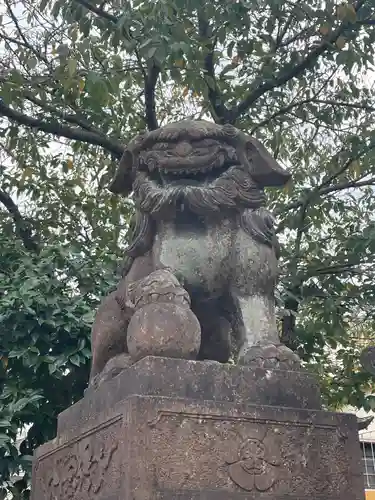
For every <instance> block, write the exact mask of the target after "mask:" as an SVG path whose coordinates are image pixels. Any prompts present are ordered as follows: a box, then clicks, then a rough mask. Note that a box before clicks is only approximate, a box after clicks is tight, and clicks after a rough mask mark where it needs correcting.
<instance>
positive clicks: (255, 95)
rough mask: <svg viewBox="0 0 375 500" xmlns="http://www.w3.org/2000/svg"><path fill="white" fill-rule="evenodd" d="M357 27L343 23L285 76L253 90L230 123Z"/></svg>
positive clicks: (361, 1)
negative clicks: (350, 29)
mask: <svg viewBox="0 0 375 500" xmlns="http://www.w3.org/2000/svg"><path fill="white" fill-rule="evenodd" d="M364 3H365V0H358V1H357V3H356V4H355V6H354V8H355V10H356V12H358V10H359V9H360V8H361V7H362V5H363V4H364ZM350 26H352V27H356V29H358V28H360V24H359V23H356V24H355V25H350V24H348V23H346V22H344V23H342V24H341V25H340V26H339V27H338V28H337V29H336V30H335V31H334V32H333V33H332V34H331V35H330V36H329V37H327V38H325V39H324V40H322V42H321V43H320V44H319V45H318V46H317V47H315V48H314V49H313V50H311V51H310V53H309V54H308V55H307V57H305V59H304V60H303V61H302V62H300V63H299V64H297V65H296V66H293V67H292V68H290V70H289V71H287V72H285V73H284V74H279V76H276V77H275V78H273V79H272V80H268V81H265V82H264V83H261V84H260V85H259V86H257V87H256V88H255V89H253V90H251V92H250V93H249V94H248V95H247V97H245V99H244V100H243V101H242V102H241V103H239V104H238V105H237V106H235V107H233V108H232V109H231V110H229V116H230V122H231V123H235V121H236V120H237V118H238V117H239V116H240V115H242V113H244V112H245V111H247V110H248V109H249V108H250V106H251V105H252V104H253V103H254V102H255V101H256V100H257V99H259V97H261V96H262V95H264V94H265V93H266V92H268V91H270V90H273V89H275V88H277V87H280V86H282V85H284V84H285V83H287V82H288V81H289V80H292V79H294V78H296V77H297V76H299V75H301V74H302V73H303V72H304V71H305V70H306V69H307V68H309V67H311V66H313V65H314V64H315V63H316V61H317V60H318V59H319V57H320V56H321V55H323V54H324V53H325V52H326V51H328V50H332V47H333V44H334V43H335V42H336V41H337V39H338V38H339V37H340V36H341V34H342V33H343V32H344V31H345V30H346V29H348V27H350Z"/></svg>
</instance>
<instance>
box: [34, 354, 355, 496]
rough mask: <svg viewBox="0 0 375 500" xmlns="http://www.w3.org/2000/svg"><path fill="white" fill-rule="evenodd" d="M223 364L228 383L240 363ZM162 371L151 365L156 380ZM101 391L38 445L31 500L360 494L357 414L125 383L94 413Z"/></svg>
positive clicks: (142, 368) (201, 366) (198, 365)
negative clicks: (120, 395) (137, 388)
mask: <svg viewBox="0 0 375 500" xmlns="http://www.w3.org/2000/svg"><path fill="white" fill-rule="evenodd" d="M158 362H160V366H161V365H162V364H163V363H164V364H165V363H167V364H168V363H169V360H164V361H163V360H159V361H158V360H157V359H156V358H155V360H153V359H150V360H148V361H147V362H144V363H143V365H142V362H140V366H138V367H137V365H135V366H134V367H133V368H134V370H138V371H139V379H140V380H141V379H142V374H143V376H145V367H146V366H147V365H148V366H150V363H151V364H152V363H153V366H154V368H155V367H156V365H157V363H158ZM155 363H156V364H155ZM173 363H175V361H173ZM190 363H194V370H195V371H199V370H200V369H202V370H207V366H204V365H205V364H206V363H204V362H201V363H199V362H189V361H178V362H177V364H178V366H179V367H180V368H181V366H182V364H185V368H186V369H187V371H188V372H189V364H190ZM160 366H159V367H160ZM176 366H177V365H176ZM190 368H191V366H190ZM217 369H218V373H219V372H220V371H221V372H222V376H223V377H224V375H225V377H224V378H225V379H226V381H227V383H228V384H229V382H230V380H231V373H232V375H233V374H234V373H235V372H236V370H237V369H238V367H234V369H235V370H234V372H231V369H232V368H231V367H226V366H220V365H218V367H217ZM239 370H240V371H241V373H242V374H246V373H247V371H246V369H245V368H239ZM242 370H244V371H242ZM146 371H147V370H146ZM185 373H186V372H185ZM238 373H239V372H238V371H237V372H236V374H237V375H238ZM124 375H125V374H123V375H121V376H124ZM159 375H160V374H159V373H154V375H153V376H154V380H155V379H156V378H157V377H159ZM253 375H254V374H253ZM276 375H277V374H275V373H273V374H270V373H269V374H268V376H267V374H265V376H266V378H265V379H264V378H262V377H261V376H260V374H258V378H257V377H254V376H253V379H251V377H250V379H249V380H252V382H253V390H254V386H256V382H257V380H258V382H259V381H260V380H263V384H264V383H265V382H264V380H266V381H267V377H268V380H271V379H272V378H273V377H274V376H276ZM279 375H280V377H282V376H283V375H284V376H285V373H284V374H282V373H279ZM300 375H301V376H303V374H300ZM121 376H119V377H121ZM306 377H308V376H306ZM198 378H199V377H198ZM124 380H125V379H124ZM232 382H233V384H235V380H234V379H233V380H232ZM108 384H109V383H108ZM105 385H106V384H104V386H105ZM156 385H157V384H156ZM198 385H199V384H198ZM219 385H220V384H219ZM229 385H230V384H229ZM150 386H152V381H151V380H150ZM150 386H149V389H150ZM103 389H104V388H103ZM144 389H145V388H144ZM263 389H264V390H266V389H267V387H266V386H263ZM268 389H269V387H268ZM100 390H102V389H100ZM285 390H286V391H287V388H286V389H285ZM145 392H147V391H145ZM148 392H155V391H152V390H151V389H150V390H149V391H148ZM98 393H99V391H96V393H95V392H93V393H92V394H91V396H90V397H89V395H87V397H88V399H87V400H86V397H85V398H84V399H83V400H82V401H81V402H80V403H78V407H77V406H76V405H75V406H76V407H75V406H73V407H72V408H71V409H69V410H67V412H66V413H65V416H64V418H63V419H62V420H61V421H60V424H61V423H62V422H65V423H67V422H68V420H69V418H68V416H69V412H71V415H75V416H76V417H79V418H78V420H80V421H82V422H83V420H84V419H83V416H84V414H85V411H84V408H86V412H87V414H90V418H89V419H87V420H86V421H85V422H86V423H85V425H82V427H80V428H79V429H78V428H76V429H75V430H69V429H68V428H67V427H64V425H62V426H61V425H60V431H59V434H58V437H57V438H56V439H55V440H54V441H52V442H50V443H47V444H45V445H43V446H41V447H40V448H39V449H38V450H37V452H36V456H35V460H34V472H33V485H32V499H33V500H92V499H98V500H99V499H100V500H156V499H158V500H159V499H160V500H161V499H163V500H172V499H173V500H198V499H199V500H203V499H204V500H231V499H233V500H240V499H241V500H244V499H247V500H255V499H257V500H259V499H262V500H271V499H272V500H304V499H306V500H307V499H309V500H311V499H312V498H313V499H314V500H317V499H321V500H323V499H324V500H363V498H364V489H363V476H362V469H361V456H360V447H359V443H358V432H357V425H356V419H355V417H354V416H352V415H345V414H337V413H328V412H323V411H320V410H319V409H311V408H310V409H306V407H305V408H302V404H300V405H299V406H300V407H299V408H295V409H291V408H283V407H280V406H266V405H262V404H255V405H252V404H247V403H245V402H244V401H243V400H241V398H239V399H240V402H238V403H234V402H229V401H220V400H218V399H216V400H215V399H214V398H213V397H212V398H211V400H209V398H208V396H209V394H207V392H206V393H205V394H204V398H201V399H200V398H199V393H196V397H195V398H192V397H190V398H187V397H184V398H181V397H178V396H176V395H174V397H166V396H164V395H135V394H130V393H129V394H127V395H126V396H125V399H123V400H119V401H117V402H114V404H113V406H112V407H111V408H107V409H104V408H102V411H101V412H100V413H97V414H96V415H93V414H92V412H91V409H92V404H93V401H94V400H95V397H99V396H98ZM193 393H194V391H193V389H192V394H191V396H193V395H194V394H193ZM95 394H96V395H95ZM279 396H280V397H282V394H280V395H279ZM90 398H91V399H90ZM85 400H86V401H85ZM90 401H91V404H90V403H89V402H90ZM295 401H297V402H298V399H296V400H295ZM301 402H302V400H300V403H301ZM305 403H306V400H305ZM296 404H297V403H296ZM80 405H81V406H80ZM82 405H83V406H82ZM86 405H87V406H86Z"/></svg>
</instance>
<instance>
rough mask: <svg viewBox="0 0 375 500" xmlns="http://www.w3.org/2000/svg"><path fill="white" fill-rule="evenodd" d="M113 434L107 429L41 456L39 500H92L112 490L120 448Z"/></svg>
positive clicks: (38, 468)
mask: <svg viewBox="0 0 375 500" xmlns="http://www.w3.org/2000/svg"><path fill="white" fill-rule="evenodd" d="M112 432H113V430H112V427H110V426H108V427H106V426H104V427H102V428H100V429H97V430H96V431H94V432H92V433H90V434H89V435H87V434H86V436H85V437H84V438H83V439H81V440H79V441H76V440H74V441H73V442H71V443H68V444H67V445H65V446H62V447H58V448H57V449H56V450H55V451H54V452H53V453H50V454H46V455H44V456H42V457H41V458H40V459H39V461H38V463H37V464H36V478H37V481H36V484H35V487H36V491H38V492H39V493H38V494H37V496H38V499H39V495H40V500H77V499H79V500H91V499H94V498H96V497H97V495H98V496H100V495H101V494H102V493H104V490H105V488H106V486H111V487H112V486H113V483H114V481H115V480H116V477H114V476H117V475H118V471H117V470H116V469H117V467H116V462H115V460H114V457H115V455H116V453H118V448H119V445H118V442H117V440H116V438H115V435H116V434H115V433H114V434H112Z"/></svg>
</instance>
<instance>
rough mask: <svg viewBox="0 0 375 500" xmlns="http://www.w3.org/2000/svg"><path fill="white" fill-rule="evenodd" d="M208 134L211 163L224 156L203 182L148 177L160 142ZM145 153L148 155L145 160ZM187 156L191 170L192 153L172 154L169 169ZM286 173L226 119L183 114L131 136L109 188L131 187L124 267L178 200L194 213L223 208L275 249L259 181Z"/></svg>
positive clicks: (274, 182) (202, 138)
mask: <svg viewBox="0 0 375 500" xmlns="http://www.w3.org/2000/svg"><path fill="white" fill-rule="evenodd" d="M210 140H211V142H213V141H214V144H215V145H216V147H217V144H220V145H222V147H221V146H220V147H219V149H218V152H217V155H216V158H217V161H216V160H215V165H216V163H220V162H221V163H220V165H221V164H226V163H225V162H227V164H228V168H227V170H226V171H225V172H224V173H222V174H221V175H220V176H218V177H217V178H216V179H215V180H214V181H213V182H212V183H211V184H210V185H209V186H207V185H193V186H190V185H187V186H178V187H175V186H168V185H167V186H165V185H164V186H161V185H160V184H158V183H157V182H156V181H155V180H153V179H152V178H151V176H150V172H152V170H153V169H156V168H157V167H158V166H160V164H161V163H163V161H167V160H166V156H167V155H166V153H164V151H163V147H167V148H168V145H169V146H171V147H172V146H173V147H174V145H175V144H177V143H178V142H179V141H184V143H185V144H186V143H188V144H190V145H191V146H192V147H191V149H194V144H200V145H201V144H203V145H205V143H208V142H210ZM147 152H148V153H147ZM214 153H215V151H214ZM214 153H212V154H211V156H210V158H212V157H213V155H214ZM145 154H146V155H148V159H147V160H145ZM142 161H143V164H142ZM145 162H146V163H145ZM187 162H188V165H189V168H194V169H195V171H196V170H197V167H196V166H194V158H193V160H187V159H186V158H185V157H180V156H178V155H176V156H175V157H173V161H172V163H173V170H174V172H179V171H181V172H184V171H186V168H187V167H186V164H187ZM203 163H204V162H203ZM168 165H170V163H169V164H168ZM202 170H203V167H202ZM213 172H215V170H213ZM288 179H289V174H288V173H287V172H286V171H285V170H284V169H283V168H282V167H281V166H280V165H279V164H278V163H277V162H276V161H275V159H274V158H273V157H272V156H271V155H270V154H269V153H268V151H267V150H266V149H265V148H264V147H263V146H262V145H261V144H260V143H259V142H258V141H257V140H256V139H254V138H253V137H250V136H247V135H245V134H244V133H243V132H241V131H239V130H238V129H236V128H235V127H233V126H231V125H224V126H220V125H217V124H215V123H211V122H206V121H193V120H185V121H181V122H178V123H174V124H170V125H167V126H165V127H163V128H160V129H157V130H154V131H151V132H149V133H146V134H142V135H139V136H137V137H136V138H135V139H133V140H132V141H131V142H130V143H129V145H128V146H127V148H126V150H125V151H124V154H123V157H122V159H121V161H120V165H119V168H118V171H117V173H116V176H115V178H114V180H113V182H112V184H111V186H110V190H111V191H112V192H113V193H117V194H122V195H125V196H126V195H128V194H130V192H132V191H133V192H134V199H135V205H136V213H135V227H134V230H133V231H132V234H131V235H130V244H129V246H128V248H127V249H126V256H127V257H128V262H127V263H126V264H125V267H126V269H124V273H125V274H126V272H127V271H128V269H129V267H130V265H131V263H132V260H133V259H134V258H136V257H138V256H141V255H144V254H145V253H146V252H148V251H149V250H150V249H151V248H152V245H153V241H154V237H155V234H156V220H157V219H162V220H163V219H165V218H167V217H168V216H170V215H171V213H172V214H173V212H175V211H176V210H177V209H178V206H181V204H182V203H183V204H184V206H186V207H188V209H189V210H190V211H191V212H193V213H195V214H197V215H199V216H203V217H210V216H212V215H214V214H218V213H224V214H226V216H229V217H233V218H237V220H238V225H239V227H242V228H243V229H244V230H245V231H246V232H247V233H248V234H250V235H251V236H252V237H253V238H254V239H256V240H257V241H259V242H261V243H263V244H265V245H269V246H273V247H274V248H275V250H276V252H277V253H278V244H277V239H276V237H275V234H274V229H273V217H272V215H271V214H270V213H269V212H268V211H267V210H266V209H265V208H264V205H265V194H264V187H267V186H280V185H283V184H285V183H286V182H287V181H288Z"/></svg>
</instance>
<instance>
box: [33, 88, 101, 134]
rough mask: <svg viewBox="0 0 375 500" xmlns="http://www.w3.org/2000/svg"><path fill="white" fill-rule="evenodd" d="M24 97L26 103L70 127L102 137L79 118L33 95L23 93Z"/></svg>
mask: <svg viewBox="0 0 375 500" xmlns="http://www.w3.org/2000/svg"><path fill="white" fill-rule="evenodd" d="M24 96H25V98H26V99H27V100H28V101H30V102H32V103H33V104H36V105H37V106H39V107H41V108H42V109H44V110H46V111H48V112H49V113H51V114H52V115H56V116H58V117H59V118H61V119H62V120H64V121H66V122H68V123H71V124H72V125H77V126H78V127H81V128H83V129H85V130H88V131H89V132H93V133H95V134H98V135H102V136H103V137H104V134H102V133H101V132H100V131H99V130H97V129H95V128H94V127H92V126H91V125H90V124H89V123H88V122H87V121H86V120H84V119H82V118H79V117H78V116H76V115H71V114H68V113H66V112H64V111H60V110H58V109H57V108H56V107H55V106H51V105H50V104H48V103H47V102H45V101H42V100H41V99H38V98H37V97H35V96H34V95H33V94H31V92H28V91H26V92H25V93H24Z"/></svg>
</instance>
